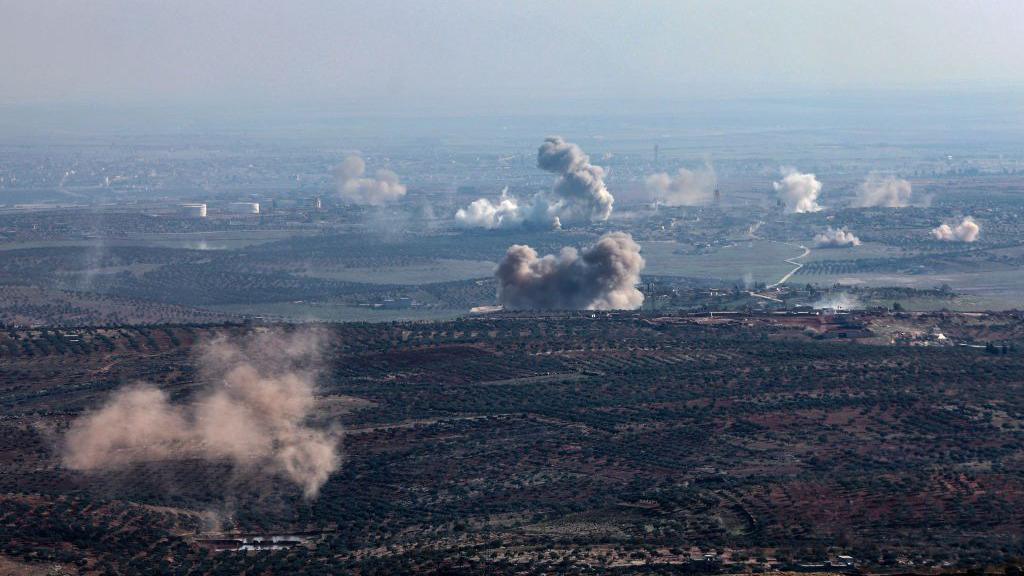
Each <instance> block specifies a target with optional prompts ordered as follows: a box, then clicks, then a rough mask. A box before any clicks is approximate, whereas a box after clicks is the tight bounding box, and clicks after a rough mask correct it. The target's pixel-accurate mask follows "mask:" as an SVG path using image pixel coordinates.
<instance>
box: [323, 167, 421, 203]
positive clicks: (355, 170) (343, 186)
mask: <svg viewBox="0 0 1024 576" xmlns="http://www.w3.org/2000/svg"><path fill="white" fill-rule="evenodd" d="M365 173H366V162H365V161H363V159H362V158H361V157H359V156H354V155H353V156H349V157H347V158H345V160H343V161H342V163H341V164H339V165H338V166H337V167H335V169H334V180H335V184H336V185H337V188H338V194H339V195H340V196H341V197H342V198H343V199H344V200H347V201H349V202H352V203H354V204H367V205H371V206H382V205H384V204H388V203H391V202H395V201H397V200H401V199H402V197H403V196H405V185H403V184H401V183H400V182H399V181H398V175H397V174H395V173H394V172H392V171H391V170H385V169H381V170H377V172H376V174H375V176H374V177H373V178H367V177H365V176H364V174H365Z"/></svg>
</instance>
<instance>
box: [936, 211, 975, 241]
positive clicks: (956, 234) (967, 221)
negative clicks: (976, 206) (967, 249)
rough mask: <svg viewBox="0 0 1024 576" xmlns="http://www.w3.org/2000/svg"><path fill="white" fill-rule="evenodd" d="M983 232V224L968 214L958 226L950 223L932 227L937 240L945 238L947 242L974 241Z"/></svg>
mask: <svg viewBox="0 0 1024 576" xmlns="http://www.w3.org/2000/svg"><path fill="white" fill-rule="evenodd" d="M980 233H981V226H979V225H978V223H977V222H975V221H974V218H971V217H970V216H966V217H965V218H964V219H963V220H962V221H961V222H960V223H959V224H957V225H956V226H950V225H949V224H942V225H940V226H938V227H936V228H932V236H934V237H935V239H936V240H943V241H946V242H974V241H975V240H977V239H978V234H980Z"/></svg>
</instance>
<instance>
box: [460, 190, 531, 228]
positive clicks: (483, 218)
mask: <svg viewBox="0 0 1024 576" xmlns="http://www.w3.org/2000/svg"><path fill="white" fill-rule="evenodd" d="M530 208H531V209H532V206H531V207H530ZM526 219H527V214H526V210H524V208H523V207H521V206H520V205H519V200H518V199H517V198H516V197H515V196H512V195H510V194H509V193H508V187H507V186H506V187H505V188H504V189H503V190H502V191H501V199H500V200H499V201H498V202H497V203H496V204H495V203H493V202H491V201H490V200H488V199H486V198H480V199H479V200H474V201H473V202H471V203H470V204H469V206H467V207H466V208H459V210H458V212H456V213H455V221H456V223H458V224H459V225H460V226H463V227H466V228H486V229H488V230H493V229H495V228H513V227H516V226H522V225H523V222H524V220H526Z"/></svg>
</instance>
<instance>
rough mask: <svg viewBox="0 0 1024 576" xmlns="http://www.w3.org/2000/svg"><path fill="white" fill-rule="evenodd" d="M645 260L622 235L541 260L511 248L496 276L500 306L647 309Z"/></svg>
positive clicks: (522, 249) (519, 247) (637, 247)
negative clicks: (643, 281) (639, 285)
mask: <svg viewBox="0 0 1024 576" xmlns="http://www.w3.org/2000/svg"><path fill="white" fill-rule="evenodd" d="M643 268H644V259H643V256H641V255H640V245H639V244H637V243H636V242H634V241H633V238H632V236H630V235H629V234H626V233H624V232H612V233H609V234H605V235H604V236H602V237H601V238H600V239H599V240H598V241H597V242H596V243H595V244H594V245H593V246H589V247H587V248H584V249H583V250H582V252H578V251H577V250H576V249H575V248H570V247H566V248H562V251H561V253H560V254H558V255H557V256H556V255H554V254H548V255H547V256H544V257H543V258H541V257H539V256H538V255H537V251H536V250H534V249H533V248H530V247H529V246H524V245H520V244H516V245H513V246H511V247H510V248H509V249H508V252H507V253H506V254H505V258H504V259H502V261H501V263H500V264H498V268H497V270H495V272H494V275H495V278H497V280H498V302H499V303H500V304H502V305H504V306H505V307H506V308H510V309H551V310H633V309H636V308H639V307H640V306H641V305H643V302H644V295H643V293H642V292H640V291H639V290H637V289H636V285H637V283H639V282H640V271H641V270H643Z"/></svg>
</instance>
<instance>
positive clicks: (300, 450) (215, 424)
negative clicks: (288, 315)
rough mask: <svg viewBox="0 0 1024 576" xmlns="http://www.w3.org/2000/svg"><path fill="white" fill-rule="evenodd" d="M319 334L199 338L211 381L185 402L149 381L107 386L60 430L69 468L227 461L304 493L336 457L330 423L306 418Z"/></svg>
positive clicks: (314, 489) (202, 365)
mask: <svg viewBox="0 0 1024 576" xmlns="http://www.w3.org/2000/svg"><path fill="white" fill-rule="evenodd" d="M318 349H319V339H318V338H317V337H316V336H315V335H314V334H311V333H302V334H295V335H290V336H286V335H282V334H279V333H274V332H267V333H262V334H259V335H255V336H252V337H249V338H246V339H242V340H232V339H228V338H226V337H220V338H218V339H216V340H213V341H212V342H210V343H208V344H206V345H205V346H204V347H203V350H202V353H201V354H200V355H199V357H198V365H199V369H200V370H199V372H200V374H201V375H202V377H203V379H204V380H206V381H209V382H211V383H212V384H211V385H210V386H209V387H208V388H207V389H206V390H204V391H202V392H200V393H199V394H198V395H197V396H196V397H195V399H194V400H192V401H191V402H189V403H186V404H175V403H172V402H171V401H170V399H169V398H168V396H167V394H166V393H165V392H163V391H162V390H160V389H158V388H156V387H155V386H153V385H150V384H145V383H140V384H136V385H134V386H131V387H128V388H124V389H121V390H119V391H117V392H115V393H114V395H113V396H112V397H111V398H110V400H109V401H108V402H107V403H106V405H104V406H103V407H102V408H100V409H98V410H96V411H95V412H92V413H90V414H87V415H84V416H82V417H81V418H79V419H78V420H76V421H75V422H74V423H72V425H71V428H70V430H69V431H68V433H67V436H66V437H65V442H64V452H63V461H64V465H65V466H67V467H68V468H71V469H73V470H103V469H119V468H124V467H125V466H128V465H130V464H133V463H138V462H147V461H157V460H184V459H203V460H207V461H211V462H229V463H231V464H232V465H233V466H234V467H235V468H236V469H237V470H239V471H241V472H243V473H247V474H254V475H255V474H263V473H270V474H273V475H276V476H281V477H284V478H286V479H288V480H289V481H291V482H293V483H294V484H296V485H297V486H299V487H300V488H302V491H303V494H304V495H305V496H306V497H307V498H314V497H316V495H317V493H318V492H319V491H320V488H321V486H323V484H324V482H326V481H327V478H328V477H329V476H330V475H331V473H332V472H334V471H335V470H337V469H338V467H339V466H340V464H341V456H340V454H339V451H338V444H339V440H340V438H339V435H338V433H337V431H336V430H325V429H321V428H317V427H314V426H311V425H309V424H308V423H307V420H308V418H309V416H310V414H311V412H312V410H313V408H314V406H315V403H316V398H315V397H314V380H315V375H316V373H315V371H314V370H313V369H312V368H310V366H315V365H316V364H317V363H318Z"/></svg>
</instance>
